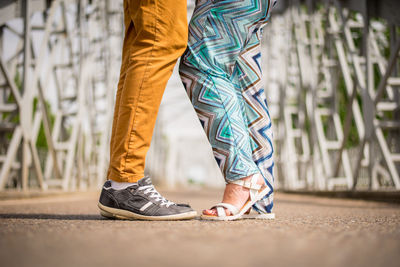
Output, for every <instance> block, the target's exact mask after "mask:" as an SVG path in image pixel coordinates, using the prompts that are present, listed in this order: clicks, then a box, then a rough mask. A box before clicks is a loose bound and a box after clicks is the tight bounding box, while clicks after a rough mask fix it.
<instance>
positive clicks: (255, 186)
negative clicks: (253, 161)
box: [229, 175, 261, 190]
mask: <svg viewBox="0 0 400 267" xmlns="http://www.w3.org/2000/svg"><path fill="white" fill-rule="evenodd" d="M257 180H258V177H257V175H253V177H252V178H251V180H250V181H244V180H236V181H229V183H230V184H237V185H240V186H243V187H245V188H248V189H254V190H260V188H261V185H260V184H257Z"/></svg>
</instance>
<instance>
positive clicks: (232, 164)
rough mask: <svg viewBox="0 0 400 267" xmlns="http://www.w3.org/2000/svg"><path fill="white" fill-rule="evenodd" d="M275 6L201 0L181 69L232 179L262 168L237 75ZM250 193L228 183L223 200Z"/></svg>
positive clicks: (219, 160) (223, 167)
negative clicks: (246, 50) (255, 35)
mask: <svg viewBox="0 0 400 267" xmlns="http://www.w3.org/2000/svg"><path fill="white" fill-rule="evenodd" d="M269 8H270V7H269V1H250V0H249V1H241V2H238V1H223V2H215V3H213V2H211V1H199V2H198V3H197V6H196V9H195V12H194V14H193V17H192V20H191V22H190V25H189V45H188V49H187V51H186V52H185V55H184V56H183V57H182V60H181V65H180V74H181V78H182V81H183V83H184V86H185V88H186V90H187V93H188V95H189V98H190V100H191V101H192V104H193V106H194V108H195V110H196V112H197V114H198V117H199V119H200V122H201V124H202V126H203V127H204V130H205V132H206V134H207V137H208V139H209V141H210V144H211V146H212V148H213V151H214V156H215V158H216V161H217V163H218V165H219V166H220V168H221V171H222V173H223V175H224V177H225V179H226V180H227V181H233V180H237V179H249V178H250V177H251V175H253V174H260V173H262V172H261V171H260V169H259V167H258V166H257V163H256V162H255V161H254V159H253V147H254V144H252V143H253V142H254V140H253V138H251V137H250V134H251V131H249V129H248V124H249V123H248V116H247V114H246V112H247V110H248V108H247V107H246V106H247V103H246V102H245V98H244V96H243V95H242V88H241V86H242V84H241V83H239V82H235V81H237V79H238V78H236V79H235V78H234V76H235V75H236V74H237V73H236V72H235V71H237V67H238V66H239V65H238V64H237V62H238V57H240V56H241V55H242V52H243V49H244V48H245V47H246V45H247V43H248V42H249V41H250V39H251V38H252V33H253V32H257V30H258V28H259V27H260V22H261V21H263V20H266V18H267V15H268V13H269V12H268V10H269ZM249 33H250V34H249ZM260 180H261V183H263V179H262V177H261V176H260ZM271 189H272V188H271ZM248 195H249V193H248V190H247V191H246V190H243V188H240V186H237V185H233V184H228V185H227V188H226V190H225V194H224V200H223V202H226V203H229V201H226V200H228V199H229V198H235V197H238V198H242V199H241V200H240V201H239V202H242V204H243V203H244V202H245V201H246V200H247V198H248ZM243 196H244V198H243ZM231 200H232V201H231V204H235V203H232V202H235V201H233V199H231ZM236 203H237V202H236ZM239 206H240V205H239Z"/></svg>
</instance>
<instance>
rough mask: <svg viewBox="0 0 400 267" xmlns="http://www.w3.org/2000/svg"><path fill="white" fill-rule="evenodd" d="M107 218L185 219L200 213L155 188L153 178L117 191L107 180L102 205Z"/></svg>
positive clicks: (143, 179) (100, 203) (147, 178)
mask: <svg viewBox="0 0 400 267" xmlns="http://www.w3.org/2000/svg"><path fill="white" fill-rule="evenodd" d="M98 206H99V208H100V214H101V215H103V216H104V217H109V218H116V219H131V220H132V219H134V220H185V219H193V218H195V217H196V216H197V213H196V211H194V210H193V209H192V208H191V207H190V206H189V205H185V204H175V203H174V202H171V201H169V200H167V199H165V198H164V197H163V196H162V195H161V194H160V193H158V192H157V190H156V189H155V188H154V186H153V184H152V183H151V180H150V178H149V177H144V178H142V179H140V180H139V181H138V182H137V183H136V184H134V185H132V186H129V187H127V188H125V189H121V190H115V189H113V188H112V187H111V182H110V181H107V182H105V184H104V186H103V190H102V191H101V195H100V200H99V204H98Z"/></svg>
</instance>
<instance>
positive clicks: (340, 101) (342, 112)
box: [337, 77, 361, 148]
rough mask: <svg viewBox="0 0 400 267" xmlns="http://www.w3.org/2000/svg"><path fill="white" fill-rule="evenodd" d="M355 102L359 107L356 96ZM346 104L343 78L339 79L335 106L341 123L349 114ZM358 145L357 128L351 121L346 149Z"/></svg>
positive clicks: (347, 100)
mask: <svg viewBox="0 0 400 267" xmlns="http://www.w3.org/2000/svg"><path fill="white" fill-rule="evenodd" d="M357 101H358V102H359V104H360V105H361V98H360V97H359V96H357ZM348 102H349V99H347V92H346V85H345V82H344V79H343V77H340V78H339V82H338V87H337V105H338V106H337V108H338V113H339V117H340V120H341V121H342V122H344V121H345V117H346V114H347V113H348V112H349V111H348V110H347V106H348ZM359 144H360V139H359V137H358V133H357V127H356V125H355V123H354V120H352V122H351V125H350V131H349V138H348V139H347V142H346V148H352V147H356V146H358V145H359Z"/></svg>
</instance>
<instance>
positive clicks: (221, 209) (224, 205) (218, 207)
mask: <svg viewBox="0 0 400 267" xmlns="http://www.w3.org/2000/svg"><path fill="white" fill-rule="evenodd" d="M214 208H215V209H216V210H217V214H218V217H225V216H226V212H225V209H227V210H229V211H230V212H231V213H232V215H236V214H238V213H239V209H238V208H236V207H235V206H233V205H231V204H228V203H218V204H216V205H215V206H213V207H211V209H214Z"/></svg>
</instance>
